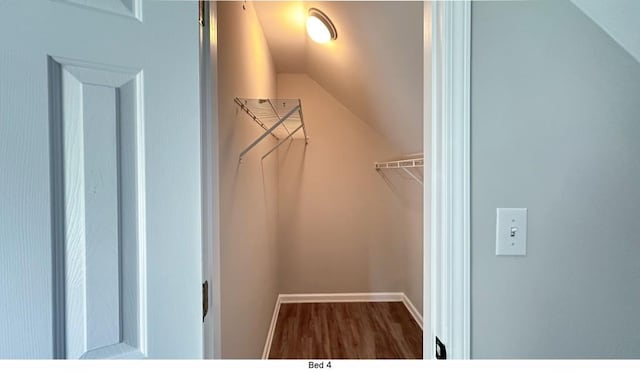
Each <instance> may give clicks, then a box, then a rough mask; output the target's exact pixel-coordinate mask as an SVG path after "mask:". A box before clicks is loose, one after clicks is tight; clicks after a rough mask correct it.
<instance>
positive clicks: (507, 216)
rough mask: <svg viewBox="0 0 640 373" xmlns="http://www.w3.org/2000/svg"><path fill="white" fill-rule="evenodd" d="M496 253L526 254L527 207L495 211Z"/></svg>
mask: <svg viewBox="0 0 640 373" xmlns="http://www.w3.org/2000/svg"><path fill="white" fill-rule="evenodd" d="M496 213H497V218H496V255H527V209H525V208H499V209H497V211H496Z"/></svg>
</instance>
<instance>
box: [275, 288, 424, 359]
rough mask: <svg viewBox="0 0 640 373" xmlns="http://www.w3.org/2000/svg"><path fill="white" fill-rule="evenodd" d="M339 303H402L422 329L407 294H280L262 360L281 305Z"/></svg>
mask: <svg viewBox="0 0 640 373" xmlns="http://www.w3.org/2000/svg"><path fill="white" fill-rule="evenodd" d="M337 302H402V303H403V304H404V306H405V307H407V310H408V311H409V313H410V314H411V316H413V319H414V320H415V321H416V323H417V324H418V325H419V326H420V329H422V315H420V312H418V309H417V308H416V307H415V306H414V305H413V303H411V300H409V297H407V295H406V294H405V293H312V294H280V295H278V299H277V300H276V305H275V307H274V308H273V316H271V325H269V332H268V333H267V340H266V342H265V344H264V350H263V351H262V359H268V358H269V354H270V352H271V342H272V341H273V334H274V333H275V331H276V323H277V322H278V313H279V312H280V305H281V304H283V303H337Z"/></svg>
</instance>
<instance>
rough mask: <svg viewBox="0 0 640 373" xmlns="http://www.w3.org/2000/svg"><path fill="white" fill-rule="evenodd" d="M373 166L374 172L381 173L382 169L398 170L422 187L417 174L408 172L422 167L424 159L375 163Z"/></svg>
mask: <svg viewBox="0 0 640 373" xmlns="http://www.w3.org/2000/svg"><path fill="white" fill-rule="evenodd" d="M374 166H375V168H376V171H381V170H384V169H400V170H403V171H404V172H406V173H407V175H409V176H411V178H412V179H413V180H415V181H417V182H418V183H420V185H423V181H422V179H421V177H420V175H419V174H417V173H416V172H412V171H410V170H412V169H414V168H418V167H424V158H410V159H399V160H395V161H387V162H375V163H374Z"/></svg>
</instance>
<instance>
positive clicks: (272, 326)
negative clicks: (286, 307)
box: [262, 295, 281, 360]
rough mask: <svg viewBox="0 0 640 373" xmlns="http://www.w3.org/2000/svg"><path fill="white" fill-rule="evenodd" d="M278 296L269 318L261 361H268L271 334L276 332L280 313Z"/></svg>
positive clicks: (271, 339)
mask: <svg viewBox="0 0 640 373" xmlns="http://www.w3.org/2000/svg"><path fill="white" fill-rule="evenodd" d="M280 304H281V302H280V295H278V298H277V299H276V305H275V306H274V307H273V315H272V316H271V324H270V325H269V331H268V332H267V341H266V342H265V343H264V349H263V350H262V359H263V360H265V359H268V358H269V353H270V352H271V342H272V341H273V333H275V331H276V323H277V322H278V313H280Z"/></svg>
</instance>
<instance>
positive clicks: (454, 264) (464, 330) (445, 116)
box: [431, 0, 471, 359]
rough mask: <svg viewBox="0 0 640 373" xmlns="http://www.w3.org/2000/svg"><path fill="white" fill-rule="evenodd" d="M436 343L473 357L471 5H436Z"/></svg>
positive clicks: (459, 356)
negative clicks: (471, 311) (471, 341)
mask: <svg viewBox="0 0 640 373" xmlns="http://www.w3.org/2000/svg"><path fill="white" fill-rule="evenodd" d="M432 33H433V34H432V40H433V60H432V63H433V70H432V84H433V91H432V92H433V97H432V100H433V101H432V123H433V126H432V139H431V140H432V142H431V144H432V150H431V154H432V168H431V172H432V173H431V177H432V180H433V183H432V194H431V201H432V212H431V222H432V224H431V229H432V236H431V294H432V298H431V299H432V303H431V325H432V335H431V338H435V336H438V337H439V338H440V340H441V341H442V342H443V343H444V344H445V345H446V348H447V358H448V359H469V358H470V357H471V351H470V322H471V320H470V319H471V313H470V310H471V295H470V287H471V286H470V285H471V282H470V281H471V280H470V279H471V277H470V274H471V273H470V260H471V247H470V206H471V204H470V162H471V153H470V130H471V124H470V66H471V60H470V57H471V2H470V1H466V0H465V1H443V2H433V28H432Z"/></svg>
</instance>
